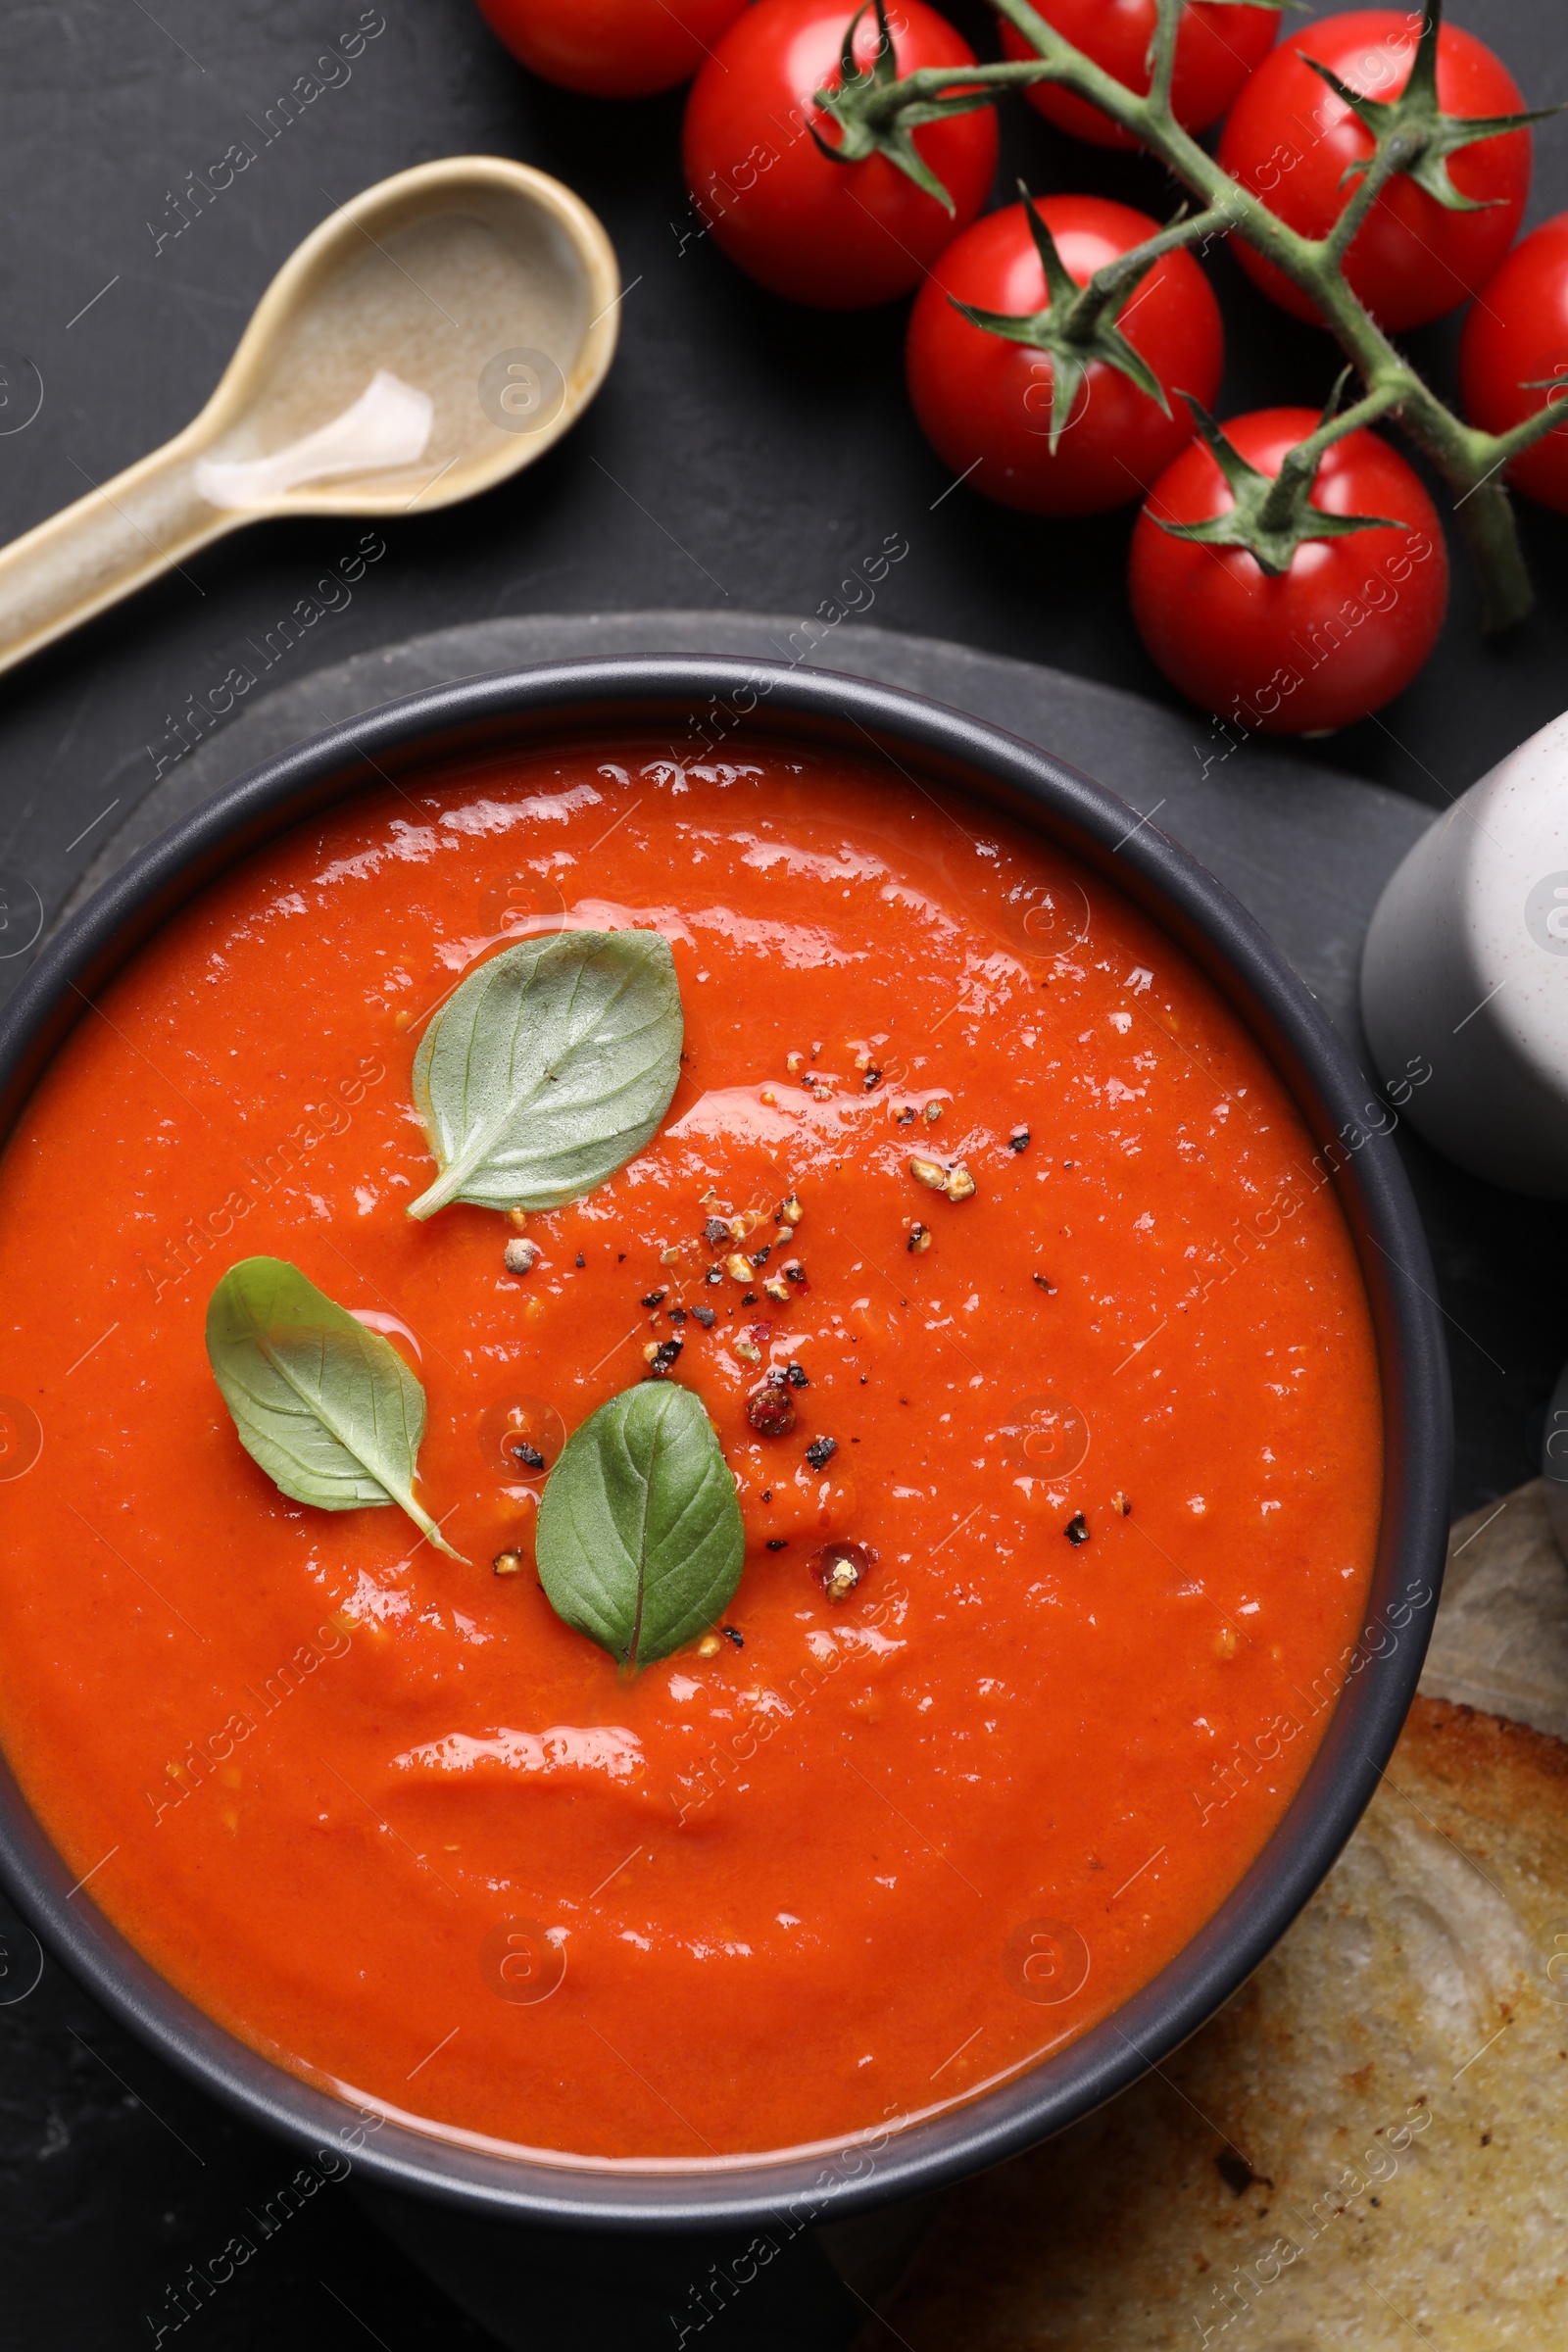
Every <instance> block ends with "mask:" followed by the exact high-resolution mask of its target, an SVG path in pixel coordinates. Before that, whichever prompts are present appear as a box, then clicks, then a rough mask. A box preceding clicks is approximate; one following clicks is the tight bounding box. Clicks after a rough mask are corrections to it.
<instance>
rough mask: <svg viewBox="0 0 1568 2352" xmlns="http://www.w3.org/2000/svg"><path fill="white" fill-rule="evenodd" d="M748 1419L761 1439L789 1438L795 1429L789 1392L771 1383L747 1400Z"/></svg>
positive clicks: (793, 1408)
mask: <svg viewBox="0 0 1568 2352" xmlns="http://www.w3.org/2000/svg"><path fill="white" fill-rule="evenodd" d="M746 1418H747V1420H748V1421H749V1422H750V1423H751V1425H752V1427H753V1428H754V1429H755V1430H756V1432H757V1434H758V1436H759V1437H760V1438H787V1437H788V1436H789V1434H790V1431H791V1430H792V1429H793V1428H794V1427H795V1407H794V1405H793V1404H792V1403H791V1401H790V1395H789V1391H788V1390H787V1389H784V1388H780V1387H777V1386H776V1385H775V1384H774V1383H773V1382H772V1381H769V1382H768V1384H767V1386H766V1388H765V1389H759V1390H758V1391H757V1393H756V1395H755V1396H754V1397H749V1398H748V1400H747V1405H746Z"/></svg>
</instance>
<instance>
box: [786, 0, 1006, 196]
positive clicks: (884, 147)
mask: <svg viewBox="0 0 1568 2352" xmlns="http://www.w3.org/2000/svg"><path fill="white" fill-rule="evenodd" d="M867 8H874V9H875V11H876V25H877V42H876V47H875V49H874V50H873V51H872V53H871V60H870V63H869V64H868V65H865V66H860V65H858V64H857V63H856V58H855V36H856V33H857V32H858V29H859V25H860V20H861V18H862V17H863V16H864V15H865V13H866V10H867ZM1051 71H1052V69H1051V68H1050V67H1049V66H1047V65H1046V64H1044V63H1043V62H1042V63H1040V64H1021V65H1020V64H1011V65H1005V66H980V65H976V66H953V67H948V66H922V67H919V68H917V69H916V71H915V72H914V73H906V74H903V75H901V74H900V73H899V61H898V53H897V51H896V50H895V49H894V46H893V34H892V31H891V29H890V27H889V25H888V14H887V6H886V0H861V6H860V7H859V8H858V9H857V10H856V12H855V14H854V16H853V17H852V18H851V19H850V21H849V24H848V25H846V26H845V28H844V41H843V46H842V47H841V49H840V51H839V79H838V81H837V83H836V84H834V85H832V86H830V87H824V88H822V89H820V90H818V91H816V92H815V94H814V98H813V101H812V103H813V104H814V105H816V106H818V107H819V108H820V109H821V111H822V113H823V114H824V115H827V116H828V117H829V118H830V119H831V120H832V122H833V123H836V125H837V126H838V133H839V136H838V142H837V144H836V145H835V144H833V143H831V142H830V141H829V140H827V139H824V138H823V136H822V134H821V132H820V131H819V130H818V129H817V127H816V124H815V123H807V126H806V127H807V129H808V130H809V132H810V134H811V136H812V138H813V139H814V140H815V141H816V144H817V147H818V149H819V150H820V152H821V153H822V154H823V155H825V156H826V157H827V159H828V162H829V163H831V164H863V163H864V162H865V161H866V159H867V158H868V157H870V156H873V155H882V156H886V158H887V160H888V162H889V163H890V164H893V165H895V166H896V167H897V169H898V170H899V171H900V172H903V173H904V174H905V176H906V178H907V179H912V180H913V182H914V184H915V186H916V187H917V188H920V189H923V190H924V192H925V194H926V195H927V196H931V197H934V198H935V200H936V202H937V203H938V204H940V205H941V207H942V209H943V211H944V212H945V213H946V214H947V215H948V218H949V219H950V220H956V218H957V211H956V206H955V204H954V201H953V198H952V196H951V195H950V194H949V192H948V190H947V188H946V187H945V186H944V184H943V182H942V181H941V180H940V179H939V178H938V177H937V174H936V173H935V172H933V171H932V169H931V167H930V165H929V164H928V163H927V162H926V160H925V158H924V156H922V155H921V153H920V151H919V149H918V148H917V147H916V146H915V143H914V135H913V134H914V133H915V131H916V130H918V129H919V128H920V126H921V124H922V123H945V122H947V121H948V120H949V118H950V117H951V116H954V115H971V114H974V113H975V112H977V110H978V109H979V108H980V107H982V106H994V105H995V103H996V92H997V90H998V89H999V88H1008V87H1015V86H1016V85H1017V84H1018V83H1020V82H1029V81H1040V80H1043V79H1045V78H1046V77H1047V76H1048V75H1049V74H1050V73H1051Z"/></svg>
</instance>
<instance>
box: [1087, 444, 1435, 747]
mask: <svg viewBox="0 0 1568 2352" xmlns="http://www.w3.org/2000/svg"><path fill="white" fill-rule="evenodd" d="M1317 422H1318V419H1317V417H1316V416H1315V415H1314V414H1313V412H1312V411H1311V410H1310V409H1259V410H1257V411H1255V412H1254V413H1253V414H1252V415H1251V416H1250V417H1236V418H1235V419H1234V421H1233V422H1232V423H1230V424H1228V425H1226V427H1225V434H1226V438H1227V439H1228V440H1229V441H1230V442H1231V443H1232V445H1233V446H1234V447H1235V448H1236V449H1238V450H1239V451H1240V452H1241V454H1242V456H1243V457H1244V458H1246V459H1247V460H1248V462H1249V463H1250V465H1252V466H1256V468H1257V470H1258V471H1259V473H1266V474H1276V473H1278V471H1279V469H1280V464H1281V461H1282V459H1283V458H1284V456H1285V453H1286V451H1287V450H1289V449H1292V448H1294V447H1295V446H1296V445H1297V444H1298V443H1299V442H1301V441H1304V440H1305V439H1306V437H1307V435H1308V434H1309V433H1310V432H1312V431H1313V430H1314V428H1315V427H1316V425H1317ZM1233 503H1234V502H1233V501H1232V498H1231V494H1230V491H1229V489H1228V488H1227V487H1226V484H1225V479H1224V476H1223V475H1222V474H1221V472H1220V469H1219V467H1218V466H1217V465H1216V464H1215V462H1214V459H1213V457H1212V456H1211V454H1210V453H1209V451H1208V450H1207V448H1205V446H1204V444H1203V443H1202V442H1201V441H1193V442H1191V443H1190V444H1189V445H1188V447H1187V448H1186V449H1184V450H1183V452H1182V454H1181V456H1180V457H1179V458H1178V459H1177V460H1176V463H1175V464H1174V466H1170V467H1169V468H1168V469H1167V470H1166V471H1165V472H1164V473H1162V474H1161V475H1160V478H1159V480H1158V481H1157V482H1156V483H1155V484H1154V487H1153V489H1152V491H1151V492H1150V494H1149V499H1148V502H1147V504H1146V505H1145V508H1144V511H1143V513H1142V515H1139V517H1138V522H1137V525H1136V527H1135V529H1134V532H1133V544H1132V559H1131V564H1130V570H1129V580H1128V585H1129V587H1130V589H1131V593H1132V607H1133V617H1134V619H1135V620H1136V621H1137V623H1138V627H1139V630H1140V633H1141V634H1142V637H1143V640H1144V643H1145V644H1146V645H1147V646H1148V648H1149V650H1150V652H1151V654H1152V656H1153V658H1154V660H1155V661H1156V662H1158V663H1159V666H1160V668H1161V669H1162V670H1163V671H1164V672H1165V675H1166V677H1168V678H1169V679H1170V680H1171V682H1172V683H1173V684H1174V685H1176V686H1179V687H1180V688H1181V690H1182V692H1183V693H1184V694H1186V695H1190V696H1191V698H1192V700H1193V701H1194V702H1195V703H1198V704H1200V705H1201V707H1202V708H1203V709H1204V710H1205V711H1215V712H1217V713H1218V714H1219V715H1220V716H1222V717H1225V718H1229V719H1233V720H1234V721H1235V722H1236V723H1237V724H1238V725H1239V726H1243V727H1248V728H1253V727H1255V728H1259V729H1261V730H1262V732H1263V733H1264V734H1266V735H1316V734H1324V733H1327V732H1328V731H1329V730H1330V729H1332V728H1335V727H1344V726H1348V725H1349V724H1350V723H1351V721H1352V720H1355V719H1358V718H1364V717H1365V716H1366V714H1367V712H1368V711H1375V710H1377V709H1378V708H1379V706H1380V705H1381V704H1383V703H1386V702H1388V701H1390V700H1391V698H1392V697H1393V696H1395V695H1397V694H1398V693H1399V692H1400V691H1401V690H1402V689H1403V688H1404V687H1406V686H1408V685H1409V683H1410V680H1411V679H1412V678H1413V677H1414V676H1415V674H1416V671H1417V670H1418V669H1419V668H1420V667H1421V664H1422V663H1423V662H1425V660H1426V658H1427V656H1428V655H1429V654H1430V653H1431V651H1432V648H1433V646H1434V645H1435V644H1436V643H1437V638H1438V632H1439V630H1440V629H1441V628H1442V626H1443V615H1444V612H1445V610H1446V606H1447V601H1448V559H1447V552H1446V548H1445V546H1444V541H1443V529H1442V525H1441V524H1440V523H1439V521H1438V516H1437V512H1436V510H1435V508H1434V507H1433V504H1432V501H1431V500H1430V499H1429V498H1428V496H1427V494H1426V492H1425V490H1423V488H1422V487H1421V484H1420V482H1419V480H1418V479H1417V477H1416V475H1415V474H1414V473H1413V472H1412V470H1411V468H1410V467H1409V466H1407V465H1406V464H1405V462H1404V460H1403V459H1402V458H1401V457H1400V456H1399V455H1398V454H1397V451H1395V450H1392V449H1391V448H1390V447H1389V445H1388V443H1387V442H1386V441H1380V440H1379V439H1378V438H1377V436H1376V434H1375V433H1368V432H1358V433H1349V434H1348V435H1347V437H1346V438H1345V440H1343V441H1338V442H1336V443H1335V444H1334V446H1333V447H1332V448H1331V449H1330V450H1329V451H1328V452H1327V453H1326V454H1325V456H1324V459H1323V462H1322V464H1321V466H1319V468H1318V475H1317V480H1316V482H1315V484H1314V485H1313V489H1312V497H1311V503H1312V505H1313V506H1315V507H1319V508H1322V509H1323V510H1324V512H1325V513H1327V514H1330V515H1387V516H1389V517H1390V522H1391V527H1390V528H1388V529H1386V530H1373V531H1355V532H1353V533H1351V534H1349V535H1348V537H1346V538H1343V539H1309V540H1306V541H1304V542H1303V543H1302V544H1301V545H1300V546H1299V548H1298V549H1297V551H1296V554H1295V556H1294V557H1293V559H1292V562H1291V565H1290V568H1289V570H1287V571H1284V572H1281V573H1280V574H1278V576H1277V577H1274V578H1270V577H1269V575H1268V574H1267V573H1266V572H1264V571H1263V569H1262V568H1261V566H1260V565H1259V564H1257V563H1256V562H1255V561H1254V560H1253V558H1252V557H1251V556H1250V555H1249V553H1248V552H1247V550H1246V549H1245V548H1241V547H1211V546H1203V545H1201V543H1199V542H1196V541H1194V540H1191V539H1173V538H1172V537H1171V535H1170V533H1169V532H1168V531H1162V530H1161V529H1160V527H1159V523H1158V522H1157V521H1155V519H1154V517H1155V516H1156V515H1157V516H1159V517H1160V519H1161V520H1163V521H1166V522H1202V521H1205V520H1206V519H1207V518H1208V517H1209V516H1210V515H1223V514H1226V513H1227V512H1229V510H1230V509H1231V507H1232V505H1233Z"/></svg>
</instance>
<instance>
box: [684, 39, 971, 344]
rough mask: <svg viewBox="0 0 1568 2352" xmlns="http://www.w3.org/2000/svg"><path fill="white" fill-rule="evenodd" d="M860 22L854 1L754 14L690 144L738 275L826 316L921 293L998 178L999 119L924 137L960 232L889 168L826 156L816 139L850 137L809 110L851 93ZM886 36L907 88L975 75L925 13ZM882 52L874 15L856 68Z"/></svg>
mask: <svg viewBox="0 0 1568 2352" xmlns="http://www.w3.org/2000/svg"><path fill="white" fill-rule="evenodd" d="M854 13H855V12H854V8H853V6H850V5H846V0H757V5H756V6H755V7H753V8H748V9H747V10H746V11H745V13H744V14H743V15H742V16H741V17H740V19H739V20H738V21H737V22H736V23H735V24H734V25H731V26H730V29H729V31H728V32H727V33H726V34H725V35H724V38H723V39H722V40H721V41H720V42H719V44H718V47H717V49H716V50H715V51H714V53H713V55H712V56H711V58H710V59H709V61H708V63H707V65H706V66H704V68H703V70H702V72H701V73H699V74H698V76H697V79H696V82H695V83H694V84H693V87H692V94H691V97H690V98H689V100H688V101H687V105H686V123H685V129H684V132H683V134H682V149H683V155H684V160H685V166H686V184H687V186H688V187H689V188H690V189H691V192H692V195H693V197H694V199H695V200H696V204H697V207H698V210H699V212H700V213H701V214H702V216H703V219H704V220H705V221H707V222H708V224H709V225H710V227H711V231H712V234H713V236H714V238H715V239H716V240H717V242H718V243H719V244H720V245H721V246H722V247H723V249H724V251H725V252H726V253H727V254H728V255H729V257H730V259H731V261H733V262H737V263H738V264H739V265H740V267H741V269H743V270H745V271H746V272H747V274H748V275H749V276H751V277H755V278H757V279H758V280H759V281H760V283H761V284H762V285H764V286H768V287H771V289H772V291H773V292H774V293H775V294H784V295H787V296H788V297H789V298H790V300H791V301H792V302H806V303H811V304H813V305H815V306H816V307H817V308H818V309H821V310H829V311H843V310H856V309H858V308H860V307H861V306H862V305H865V304H869V303H875V302H889V301H891V300H892V298H893V297H894V295H896V294H903V293H905V292H907V289H908V288H909V287H910V286H912V285H915V284H917V283H918V281H919V279H920V278H921V277H922V276H923V275H924V274H925V271H926V270H927V269H928V268H929V267H930V265H931V263H932V262H934V261H935V260H936V258H937V255H938V254H939V253H940V252H941V251H942V249H943V247H944V246H945V245H947V244H949V243H950V242H951V241H952V239H953V238H954V237H955V236H956V234H957V232H958V230H959V229H961V228H964V227H966V226H967V224H968V223H969V222H970V221H972V220H973V219H974V217H975V215H976V214H977V213H978V212H979V210H980V207H981V205H982V204H983V203H984V202H985V200H986V197H987V196H988V195H989V193H990V190H991V181H992V178H993V175H994V174H995V172H996V168H997V125H996V117H995V111H994V109H993V108H991V107H989V106H985V107H981V108H979V109H977V110H976V111H975V112H974V113H973V114H967V115H958V116H955V117H954V118H953V119H952V120H951V121H949V122H945V123H928V124H926V125H925V126H924V127H923V128H921V129H919V130H917V131H916V132H915V133H914V144H915V148H916V150H917V152H918V153H919V155H920V156H921V157H922V158H923V160H924V161H925V163H927V164H928V165H929V166H930V168H931V170H932V171H933V172H935V173H936V175H937V177H938V179H940V180H941V182H942V184H943V186H944V187H945V188H946V189H947V191H948V193H949V195H950V196H951V197H952V199H953V202H954V206H955V208H956V218H951V217H950V216H949V214H948V213H947V211H946V210H945V209H944V207H943V206H942V205H940V204H939V203H938V202H937V200H936V198H935V197H934V196H929V195H927V194H926V192H925V190H924V189H923V188H919V187H917V186H916V185H915V183H914V181H913V180H912V179H910V178H909V177H908V175H907V172H902V171H900V169H899V168H898V166H897V165H896V164H893V163H891V162H889V160H888V158H887V157H886V156H885V155H869V156H867V157H866V158H865V159H864V161H863V162H860V163H856V164H838V163H833V162H831V161H830V160H829V158H828V157H827V156H825V155H824V154H823V153H822V152H821V149H820V148H819V147H818V146H817V144H816V141H815V140H814V139H813V138H812V137H811V134H810V130H809V129H808V127H807V125H808V124H811V125H812V126H814V128H815V129H816V131H817V133H818V135H819V136H820V137H821V138H822V139H824V140H825V141H826V143H827V144H828V145H829V146H830V147H831V146H834V145H836V144H837V142H838V137H839V131H838V125H837V124H836V123H834V121H833V119H832V117H831V116H830V115H827V114H825V113H824V112H823V110H822V109H821V108H820V107H818V106H815V105H814V104H813V103H812V96H813V93H814V92H815V91H817V90H819V89H822V88H825V87H828V86H831V85H834V84H836V83H837V82H838V81H839V79H840V74H839V53H840V50H841V49H842V47H843V43H844V36H845V33H846V31H847V30H848V27H849V25H850V21H851V18H852V17H853V15H854ZM888 24H889V29H890V31H891V34H892V38H893V49H894V57H895V60H896V62H897V65H898V69H899V72H900V73H901V74H903V73H913V72H914V71H915V70H916V69H917V68H919V67H921V66H972V65H973V64H974V62H975V61H974V52H973V50H972V49H971V48H970V47H969V46H968V44H967V43H966V42H965V41H962V40H960V39H959V37H958V35H957V34H956V32H955V31H954V29H953V27H952V25H950V24H948V22H947V20H946V19H945V18H943V17H939V16H938V15H937V13H936V11H935V10H934V9H930V8H927V7H926V6H925V5H924V0H897V5H896V6H894V7H892V8H891V9H890V10H889V17H888ZM879 38H880V35H879V33H878V30H877V22H876V16H875V13H874V11H872V10H870V9H867V11H866V12H865V14H864V15H863V16H862V17H861V18H860V21H859V23H858V25H857V26H856V32H855V59H856V63H857V65H858V66H860V67H867V66H869V65H870V64H871V62H872V60H873V58H874V57H875V55H876V49H877V43H878V40H879Z"/></svg>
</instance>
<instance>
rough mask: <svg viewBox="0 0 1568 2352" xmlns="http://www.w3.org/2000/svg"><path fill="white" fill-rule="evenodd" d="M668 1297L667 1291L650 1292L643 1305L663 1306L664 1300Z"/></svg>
mask: <svg viewBox="0 0 1568 2352" xmlns="http://www.w3.org/2000/svg"><path fill="white" fill-rule="evenodd" d="M668 1297H669V1293H668V1292H667V1291H650V1292H649V1294H648V1296H647V1298H646V1299H644V1300H643V1304H644V1306H662V1305H663V1303H664V1300H665V1299H667V1298H668Z"/></svg>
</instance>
